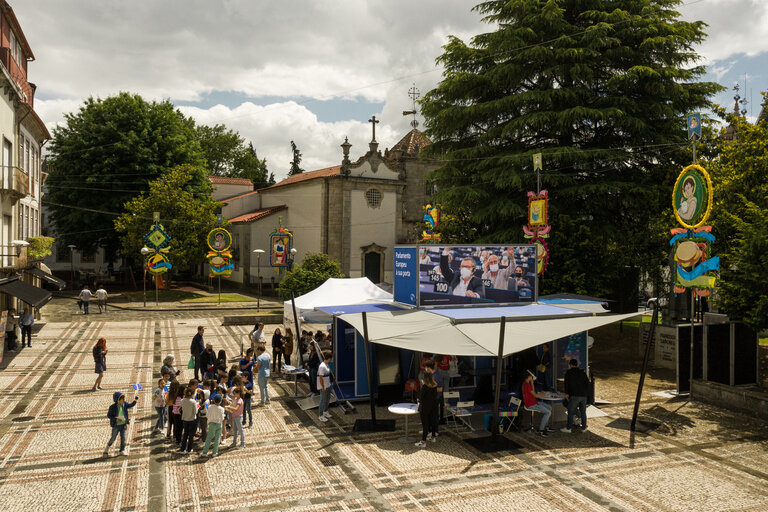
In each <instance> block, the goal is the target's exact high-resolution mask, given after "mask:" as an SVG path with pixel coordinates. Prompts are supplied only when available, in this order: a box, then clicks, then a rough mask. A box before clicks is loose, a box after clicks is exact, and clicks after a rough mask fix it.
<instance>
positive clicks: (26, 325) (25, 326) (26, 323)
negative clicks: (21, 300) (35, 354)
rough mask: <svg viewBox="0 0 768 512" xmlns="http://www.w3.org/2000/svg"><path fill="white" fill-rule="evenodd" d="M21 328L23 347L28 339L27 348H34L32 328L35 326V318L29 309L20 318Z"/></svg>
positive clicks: (25, 309)
mask: <svg viewBox="0 0 768 512" xmlns="http://www.w3.org/2000/svg"><path fill="white" fill-rule="evenodd" d="M19 325H20V326H21V347H22V348H24V338H26V339H27V348H32V326H33V325H35V317H34V316H33V315H32V311H31V310H30V309H29V308H28V307H27V308H24V313H23V314H22V315H21V316H20V317H19Z"/></svg>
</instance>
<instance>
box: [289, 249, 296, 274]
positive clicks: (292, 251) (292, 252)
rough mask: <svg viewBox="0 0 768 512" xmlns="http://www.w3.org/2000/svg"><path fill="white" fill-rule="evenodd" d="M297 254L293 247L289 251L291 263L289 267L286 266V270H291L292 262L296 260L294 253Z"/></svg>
mask: <svg viewBox="0 0 768 512" xmlns="http://www.w3.org/2000/svg"><path fill="white" fill-rule="evenodd" d="M297 252H298V251H297V250H296V248H295V247H293V248H292V249H291V263H290V265H288V270H293V260H294V259H295V258H296V253H297Z"/></svg>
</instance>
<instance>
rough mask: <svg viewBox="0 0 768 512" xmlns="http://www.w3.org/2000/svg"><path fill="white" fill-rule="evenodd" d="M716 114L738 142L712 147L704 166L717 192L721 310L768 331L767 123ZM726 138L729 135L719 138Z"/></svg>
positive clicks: (715, 217)
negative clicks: (728, 127)
mask: <svg viewBox="0 0 768 512" xmlns="http://www.w3.org/2000/svg"><path fill="white" fill-rule="evenodd" d="M717 113H718V114H719V115H720V116H721V117H722V118H723V119H725V121H726V123H727V124H728V125H731V126H733V127H734V128H736V134H737V139H736V140H735V141H728V140H725V139H723V138H722V137H721V138H718V139H715V140H714V141H713V144H712V147H713V149H712V150H711V151H710V155H711V157H710V160H709V161H708V162H705V163H704V166H705V168H706V169H707V170H708V171H709V173H710V175H711V176H712V182H713V184H714V187H715V191H714V197H713V200H714V205H713V208H712V218H711V223H712V227H713V234H714V235H715V245H714V250H713V252H714V255H717V256H720V279H719V281H718V291H717V298H718V305H719V307H720V308H722V309H723V310H724V311H725V312H726V313H728V315H729V316H730V317H731V318H732V319H734V320H743V321H745V322H746V323H748V324H750V325H752V326H753V327H755V328H757V329H764V328H766V327H768V272H766V271H765V269H766V268H768V180H766V178H765V177H766V175H768V121H765V120H763V121H761V122H760V123H758V124H755V125H753V124H751V123H749V122H747V120H746V119H745V118H743V117H740V116H737V115H735V114H727V115H726V114H725V112H724V111H723V110H722V109H717ZM723 133H725V129H723V130H721V132H720V134H721V135H722V134H723Z"/></svg>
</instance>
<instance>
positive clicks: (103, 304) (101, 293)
mask: <svg viewBox="0 0 768 512" xmlns="http://www.w3.org/2000/svg"><path fill="white" fill-rule="evenodd" d="M108 297H109V294H108V293H107V290H105V289H104V285H103V284H100V285H99V287H98V289H97V290H96V304H98V306H99V313H102V312H104V313H105V312H106V311H107V298H108Z"/></svg>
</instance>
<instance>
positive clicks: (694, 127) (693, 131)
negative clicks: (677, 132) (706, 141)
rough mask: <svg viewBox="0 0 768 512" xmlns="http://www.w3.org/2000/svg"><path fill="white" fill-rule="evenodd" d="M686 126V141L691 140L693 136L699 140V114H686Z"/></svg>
mask: <svg viewBox="0 0 768 512" xmlns="http://www.w3.org/2000/svg"><path fill="white" fill-rule="evenodd" d="M686 124H687V125H688V140H691V139H692V138H693V137H694V136H696V137H698V138H699V139H700V138H701V114H700V113H699V112H696V113H695V114H688V115H687V116H686Z"/></svg>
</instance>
